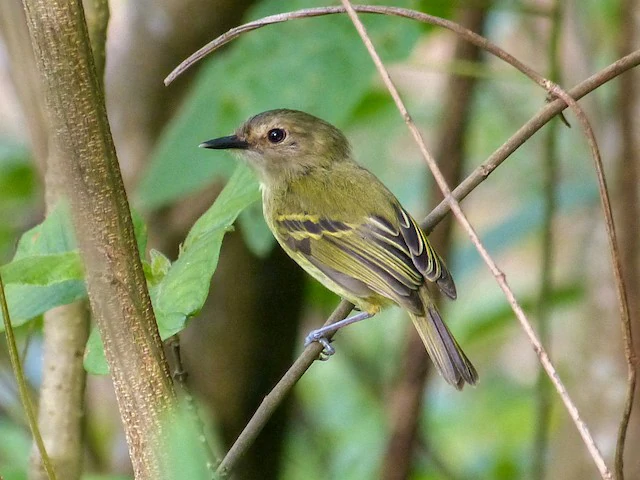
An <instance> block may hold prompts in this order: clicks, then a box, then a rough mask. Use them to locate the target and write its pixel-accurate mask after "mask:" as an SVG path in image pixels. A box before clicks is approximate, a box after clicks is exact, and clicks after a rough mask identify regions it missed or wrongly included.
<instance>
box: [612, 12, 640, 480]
mask: <svg viewBox="0 0 640 480" xmlns="http://www.w3.org/2000/svg"><path fill="white" fill-rule="evenodd" d="M620 6H621V18H622V19H624V21H623V22H622V30H621V34H620V40H621V41H620V53H621V54H622V55H624V54H625V53H626V52H629V51H631V50H632V49H633V48H634V46H635V45H636V44H637V39H638V38H640V37H638V33H637V28H638V22H637V21H634V20H633V19H634V15H635V13H636V12H637V9H638V6H639V3H638V1H637V0H623V1H622V2H621V5H620ZM639 78H640V77H638V74H637V72H629V73H627V74H626V75H623V76H622V77H621V78H620V83H619V90H618V111H619V115H620V135H621V137H622V151H621V152H620V157H619V158H618V182H619V190H620V197H619V202H620V203H619V205H620V206H622V208H621V209H620V216H619V219H620V220H621V223H620V225H621V227H622V228H621V242H622V261H623V263H624V266H625V272H624V273H626V276H625V280H626V281H627V284H628V286H629V291H631V292H636V295H635V298H634V296H633V295H632V296H631V300H632V301H633V303H632V311H633V312H634V316H635V318H633V319H631V318H630V319H628V321H626V322H623V324H622V335H623V339H624V351H625V359H626V362H627V392H626V398H625V403H624V409H623V412H622V417H621V419H620V425H619V427H618V438H617V442H616V453H615V472H616V478H617V479H618V480H623V479H624V450H625V443H626V438H627V429H628V427H629V420H630V418H631V412H632V410H633V407H634V404H635V403H636V398H635V395H636V381H637V379H636V377H637V369H638V353H637V351H636V349H637V348H638V345H636V343H637V342H638V340H637V338H636V339H634V337H633V334H634V329H635V333H637V331H638V330H637V327H638V322H639V321H640V317H639V314H640V299H639V298H638V297H637V292H638V291H639V290H640V262H639V260H640V247H639V244H638V231H640V205H639V202H638V198H639V197H638V194H639V193H640V188H639V187H638V183H639V181H640V154H639V148H640V143H639V142H638V127H639V126H640V123H639V122H638V118H637V114H636V109H637V107H638V101H639V100H640V97H639V94H640V90H639V89H638V79H639ZM636 417H637V414H636Z"/></svg>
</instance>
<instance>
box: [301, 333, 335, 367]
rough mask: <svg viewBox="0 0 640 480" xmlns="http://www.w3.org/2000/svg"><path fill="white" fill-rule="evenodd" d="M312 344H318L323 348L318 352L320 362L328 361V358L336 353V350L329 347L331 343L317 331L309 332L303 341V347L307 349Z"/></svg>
mask: <svg viewBox="0 0 640 480" xmlns="http://www.w3.org/2000/svg"><path fill="white" fill-rule="evenodd" d="M313 342H318V343H319V344H320V345H322V347H323V348H322V352H320V360H322V361H326V360H329V357H331V355H333V354H334V353H336V349H335V348H333V346H331V342H330V341H329V340H328V339H327V337H325V336H324V334H323V333H322V332H318V331H317V330H313V331H311V332H309V335H307V338H305V340H304V346H305V347H307V346H309V345H310V344H312V343H313Z"/></svg>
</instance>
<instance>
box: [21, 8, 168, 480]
mask: <svg viewBox="0 0 640 480" xmlns="http://www.w3.org/2000/svg"><path fill="white" fill-rule="evenodd" d="M23 4H24V7H25V12H26V16H27V24H28V26H29V32H30V35H31V40H32V44H33V47H34V52H35V57H36V60H37V65H38V70H39V72H40V77H41V79H42V85H43V88H44V97H45V104H46V107H47V113H48V118H49V122H50V126H51V129H52V132H54V135H53V142H52V144H53V146H54V148H55V150H56V151H57V152H59V153H60V168H61V170H62V172H63V174H64V175H65V177H66V180H67V181H66V183H65V186H66V188H65V193H66V194H67V196H68V197H69V199H70V200H71V207H72V208H71V210H72V217H73V221H74V225H75V230H76V235H77V237H78V244H79V246H80V251H81V254H82V257H83V260H84V263H85V267H86V271H87V275H86V281H87V288H88V292H89V299H90V302H91V307H92V310H93V315H94V319H95V320H96V323H97V325H98V328H99V330H100V334H101V336H102V340H103V343H104V349H105V354H106V357H107V362H108V363H109V367H110V371H111V376H112V378H113V383H114V388H115V392H116V397H117V400H118V405H119V408H120V413H121V417H122V420H123V424H124V431H125V434H126V436H127V442H128V444H129V452H130V455H131V460H132V464H133V470H134V474H135V476H136V478H137V479H142V478H145V479H146V478H157V479H162V478H164V477H165V472H166V471H167V469H166V468H165V466H164V462H165V461H166V456H165V455H163V454H162V448H163V447H164V439H163V438H162V433H163V428H162V427H163V423H164V420H165V416H166V415H167V414H169V413H171V412H172V411H173V409H174V408H175V393H174V391H173V386H172V383H171V377H170V375H169V371H168V367H167V363H166V360H165V357H164V352H163V350H162V343H161V342H160V337H159V335H158V330H157V326H156V322H155V319H154V317H153V309H152V307H151V302H150V300H149V294H148V291H147V285H146V281H145V277H144V273H143V270H142V265H141V263H140V256H139V254H138V249H137V246H136V241H135V237H134V232H133V225H132V222H131V216H130V212H129V206H128V202H127V198H126V193H125V191H124V186H123V183H122V177H121V175H120V171H119V168H118V161H117V157H116V153H115V148H114V145H113V140H112V138H111V134H110V130H109V124H108V120H107V116H106V110H105V107H104V98H103V95H102V89H101V88H100V87H99V81H98V79H97V77H96V71H95V66H94V64H93V57H92V53H91V48H90V45H89V38H88V34H87V27H86V24H85V19H84V12H83V10H82V7H81V4H80V2H79V0H76V1H74V2H67V1H64V0H23Z"/></svg>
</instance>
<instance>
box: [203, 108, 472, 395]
mask: <svg viewBox="0 0 640 480" xmlns="http://www.w3.org/2000/svg"><path fill="white" fill-rule="evenodd" d="M200 147H202V148H209V149H230V150H232V151H233V152H234V153H235V154H236V156H238V157H240V159H242V160H244V161H245V162H246V163H247V164H248V165H249V166H250V167H251V168H252V169H253V170H254V171H255V172H256V174H257V176H258V180H259V182H260V189H261V192H262V202H263V213H264V218H265V221H266V223H267V225H268V227H269V229H270V230H271V232H272V233H273V235H274V237H275V238H276V240H277V241H278V243H279V244H280V246H281V247H282V248H283V249H284V251H285V252H286V253H287V254H288V255H289V256H290V257H291V258H292V259H293V260H294V261H296V262H297V263H298V264H299V265H300V266H301V267H302V268H303V269H304V270H305V271H306V272H307V273H309V274H310V275H311V276H312V277H314V278H315V279H316V280H318V281H319V282H320V283H321V284H323V285H324V286H325V287H326V288H328V289H329V290H331V291H333V292H335V293H337V294H338V295H340V296H341V297H343V298H344V299H346V300H348V301H349V302H351V303H352V304H353V305H355V307H356V309H357V310H360V313H358V314H356V315H354V316H352V317H349V318H347V319H345V320H343V321H341V322H337V323H336V324H334V325H331V326H328V327H324V328H320V329H317V330H314V331H312V332H311V333H310V334H309V335H308V336H307V339H306V342H305V344H308V343H310V342H314V341H317V342H320V343H321V344H322V345H323V346H324V354H325V356H329V355H331V354H333V353H334V348H333V347H332V346H331V345H330V343H329V341H328V340H327V338H326V335H327V334H328V333H330V332H335V331H336V330H337V328H340V327H343V326H345V325H347V324H349V323H354V322H356V321H360V320H363V319H365V318H369V317H371V316H373V315H375V314H377V313H378V312H379V311H380V310H381V309H383V308H384V307H387V306H389V305H393V304H396V305H398V306H400V307H401V308H402V309H404V310H406V311H407V312H408V314H409V316H410V318H411V320H412V321H413V324H414V326H415V328H416V330H417V331H418V334H419V336H420V338H421V339H422V341H423V343H424V346H425V348H426V351H427V353H428V354H429V356H430V358H431V360H432V361H433V363H434V364H435V366H436V367H437V370H438V372H439V373H440V374H441V375H442V377H443V378H444V379H445V380H446V381H447V382H448V383H449V384H451V385H453V386H454V387H455V388H457V389H458V390H461V389H462V388H463V386H464V385H465V384H469V385H476V383H477V382H478V373H477V371H476V369H475V367H474V366H473V364H472V363H471V361H470V360H469V359H468V358H467V356H466V355H465V353H464V352H463V351H462V349H461V348H460V346H459V345H458V342H457V341H456V340H455V338H454V337H453V335H452V334H451V332H450V330H449V328H448V327H447V326H446V324H445V323H444V322H443V320H442V317H441V316H440V313H439V311H438V309H437V308H436V305H435V303H434V302H433V298H432V294H431V292H430V291H429V288H430V285H431V286H435V287H437V288H438V289H439V290H440V291H441V292H442V293H443V294H444V295H446V296H447V297H449V298H451V299H455V298H456V297H457V293H456V287H455V284H454V281H453V278H452V276H451V273H450V272H449V270H448V269H447V267H446V265H445V263H444V261H443V260H442V258H441V257H440V256H439V255H438V253H437V252H436V251H435V250H434V249H433V247H432V246H431V244H430V243H429V240H428V239H427V236H426V235H425V233H424V232H423V231H422V229H421V228H420V227H419V225H418V223H417V222H416V220H415V219H414V218H413V217H412V216H411V215H410V214H409V213H408V212H407V211H406V210H405V209H404V208H403V207H402V205H401V204H400V202H399V201H398V199H397V198H396V197H395V196H394V195H393V193H391V191H390V190H389V189H387V187H385V185H384V184H383V183H382V182H381V181H380V180H379V179H378V178H377V177H376V176H374V175H373V174H372V173H371V172H370V171H369V170H367V169H366V168H364V167H363V166H361V165H360V164H359V163H357V162H356V160H355V159H354V157H353V154H352V150H351V146H350V144H349V141H348V140H347V138H346V137H345V135H344V134H343V133H342V132H341V131H340V130H339V129H338V128H336V127H334V126H333V125H331V124H330V123H328V122H326V121H324V120H322V119H320V118H318V117H315V116H313V115H311V114H308V113H305V112H302V111H299V110H290V109H276V110H268V111H265V112H262V113H259V114H257V115H255V116H253V117H251V118H249V119H248V120H247V121H245V122H244V123H243V124H242V125H240V126H239V127H238V128H237V129H236V131H235V133H233V134H232V135H228V136H224V137H220V138H215V139H213V140H208V141H205V142H203V143H201V144H200Z"/></svg>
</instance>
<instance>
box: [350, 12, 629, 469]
mask: <svg viewBox="0 0 640 480" xmlns="http://www.w3.org/2000/svg"><path fill="white" fill-rule="evenodd" d="M342 4H343V5H344V7H345V8H346V10H347V13H348V15H349V18H351V20H352V22H353V23H354V25H355V27H356V30H357V31H358V33H359V34H360V37H361V38H362V42H363V43H364V45H365V46H366V47H367V50H368V51H369V54H370V55H371V58H372V59H373V62H374V64H375V65H376V68H377V69H378V72H379V73H380V76H381V78H382V80H383V82H384V84H385V86H386V87H387V89H388V90H389V93H390V94H391V97H392V98H393V100H394V102H395V103H396V106H397V107H398V110H399V111H400V113H401V115H402V117H403V118H404V120H405V123H406V124H407V127H408V128H409V131H410V132H411V134H412V136H413V138H414V140H415V141H416V144H417V145H418V147H419V149H420V153H421V154H422V156H423V157H424V159H425V161H426V162H427V164H428V166H429V169H430V170H431V172H432V173H433V176H434V177H435V179H436V182H437V183H438V186H439V187H440V190H442V193H443V195H444V197H445V199H448V201H449V203H450V205H451V211H452V212H453V214H454V215H455V216H456V218H457V219H458V221H459V222H460V224H461V225H462V227H463V228H464V229H465V230H466V231H467V234H468V235H469V238H470V239H471V241H472V243H473V244H474V245H475V247H476V249H477V250H478V252H479V253H480V255H481V256H482V258H483V259H484V261H485V263H486V264H487V266H488V267H489V269H490V270H491V272H492V273H493V275H494V277H495V278H496V281H497V282H498V285H500V288H501V289H502V291H503V292H504V293H505V295H506V296H507V298H508V300H509V303H510V304H511V308H512V309H513V311H514V313H515V314H516V316H517V317H518V320H519V321H520V324H521V325H522V328H523V329H524V330H525V333H526V334H527V336H528V337H529V341H530V342H531V344H532V345H533V348H534V350H535V351H536V354H537V355H538V357H539V359H540V363H542V366H543V367H544V369H545V370H546V372H547V374H548V375H549V377H550V378H551V380H552V382H553V383H554V386H555V387H556V390H557V392H558V394H559V395H560V397H561V398H562V400H563V402H564V404H565V406H566V408H567V410H568V412H569V415H570V416H571V418H572V419H573V421H574V423H575V425H576V427H577V429H578V431H579V432H580V435H581V436H582V439H583V441H584V443H585V445H586V447H587V449H588V450H589V453H590V454H591V456H592V458H593V460H594V462H595V464H596V466H597V467H598V470H599V471H600V475H601V476H602V478H604V479H610V478H613V477H612V476H611V472H610V471H609V469H608V467H607V465H606V463H605V461H604V459H603V457H602V454H601V453H600V450H599V449H598V447H597V445H596V443H595V441H594V439H593V437H592V436H591V432H590V431H589V429H588V428H587V426H586V424H585V423H584V421H583V420H582V419H581V417H580V414H579V412H578V409H577V408H576V406H575V404H574V403H573V401H572V400H571V398H570V397H569V394H568V392H567V390H566V389H565V387H564V385H563V383H562V381H561V380H560V377H559V376H558V374H557V372H556V370H555V367H554V366H553V364H552V363H551V361H550V360H549V357H548V355H547V353H546V351H545V350H544V347H543V346H542V344H541V343H540V341H539V340H538V338H537V336H536V334H535V332H534V330H533V328H532V327H531V324H530V323H529V321H528V320H527V317H526V315H525V314H524V311H523V310H522V308H521V307H520V305H519V304H518V301H517V300H516V298H515V296H514V294H513V292H512V290H511V288H510V287H509V285H508V283H507V280H506V276H505V274H504V273H503V272H502V271H500V269H499V268H498V266H497V265H496V263H495V262H494V261H493V259H492V258H491V256H490V255H489V253H488V252H487V250H486V249H485V248H484V245H482V243H481V241H480V239H479V238H478V235H477V233H476V232H475V230H474V229H473V227H472V226H471V224H470V223H469V220H468V219H467V217H466V216H465V214H464V213H463V212H462V209H461V208H460V204H459V203H458V202H457V201H456V199H455V198H453V197H452V196H451V190H450V189H449V186H448V185H447V183H446V180H445V179H444V177H443V176H442V172H441V171H440V169H439V168H438V164H437V163H436V161H435V159H434V158H433V157H432V156H431V154H430V153H429V152H428V150H427V147H426V145H425V143H424V140H423V139H422V135H421V134H420V131H419V130H418V128H417V127H416V125H415V123H414V122H413V120H412V119H411V116H410V115H409V112H408V111H407V108H406V107H405V105H404V103H403V101H402V99H401V98H400V94H399V92H398V90H397V88H396V87H395V85H394V84H393V81H392V80H391V77H390V75H389V72H388V71H387V69H386V67H385V66H384V64H383V63H382V60H381V59H380V57H379V55H378V53H377V52H376V50H375V47H374V46H373V44H372V42H371V39H370V38H369V36H368V34H367V32H366V29H365V27H364V25H363V24H362V22H361V21H360V19H359V18H358V14H357V13H356V12H355V10H354V9H353V7H352V6H351V3H350V2H349V0H342ZM529 76H530V77H531V78H534V77H538V75H537V74H536V73H535V72H532V71H530V72H529ZM539 80H540V81H541V82H542V86H544V87H545V88H547V89H548V90H549V91H550V92H551V93H553V94H555V95H556V96H558V97H560V98H562V100H564V101H565V102H566V103H567V104H569V105H570V106H571V107H573V108H574V110H576V114H577V116H578V119H579V120H580V123H581V124H582V125H583V128H584V129H585V132H586V134H587V138H588V141H589V144H590V146H591V148H592V151H593V154H594V158H595V159H596V168H597V169H598V176H599V180H600V177H601V175H600V170H599V164H598V160H599V158H600V156H599V152H598V148H597V145H596V144H595V139H594V138H593V132H592V131H591V126H590V125H589V123H588V121H587V119H586V117H585V116H584V114H583V112H582V110H581V109H580V108H579V107H578V106H577V105H575V101H574V100H573V99H571V98H570V97H568V95H567V94H566V93H565V92H563V91H562V90H561V89H560V88H559V87H557V86H556V85H555V84H553V83H552V82H550V81H548V80H546V79H543V78H542V77H540V79H539ZM601 182H604V179H602V180H601ZM601 191H602V192H603V195H602V198H603V203H607V202H608V196H607V195H606V185H604V189H601ZM605 215H607V211H606V209H605ZM607 224H608V225H607V226H608V227H609V221H607ZM611 228H612V225H611ZM610 231H611V230H610ZM612 235H615V232H612ZM610 238H611V236H610ZM614 248H615V247H614ZM615 260H616V258H615V257H614V261H615ZM620 291H622V292H624V288H622V289H619V292H620Z"/></svg>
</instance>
